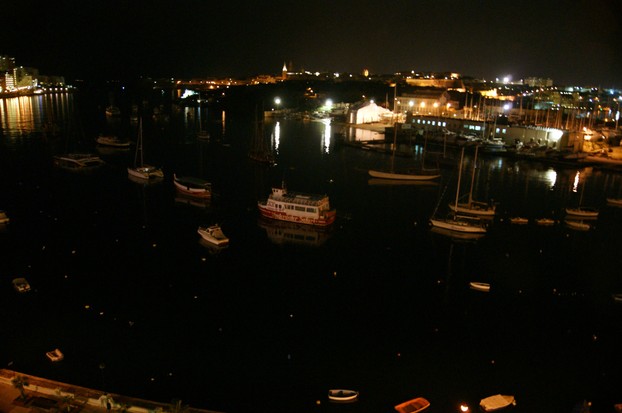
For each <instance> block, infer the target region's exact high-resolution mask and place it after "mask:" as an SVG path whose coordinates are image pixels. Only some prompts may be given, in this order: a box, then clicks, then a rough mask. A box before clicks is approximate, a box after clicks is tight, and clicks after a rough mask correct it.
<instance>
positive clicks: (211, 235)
mask: <svg viewBox="0 0 622 413" xmlns="http://www.w3.org/2000/svg"><path fill="white" fill-rule="evenodd" d="M197 233H198V234H199V235H201V237H202V238H203V239H204V240H205V241H207V242H209V243H211V244H214V245H216V246H219V247H222V246H225V245H229V238H227V236H226V235H225V234H224V232H222V228H220V225H217V224H216V225H211V226H209V227H199V229H197Z"/></svg>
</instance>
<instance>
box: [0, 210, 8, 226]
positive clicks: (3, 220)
mask: <svg viewBox="0 0 622 413" xmlns="http://www.w3.org/2000/svg"><path fill="white" fill-rule="evenodd" d="M10 221H11V219H10V218H9V216H8V215H7V214H6V211H3V210H0V224H8V223H9V222H10Z"/></svg>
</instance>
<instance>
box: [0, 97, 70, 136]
mask: <svg viewBox="0 0 622 413" xmlns="http://www.w3.org/2000/svg"><path fill="white" fill-rule="evenodd" d="M72 98H73V96H72V95H71V94H70V93H55V94H49V95H36V96H19V97H14V98H5V99H0V120H1V122H2V124H1V125H0V126H1V128H2V129H3V134H5V135H6V136H10V137H18V136H23V135H29V134H32V133H36V132H42V133H44V134H45V133H51V132H53V131H55V130H56V128H57V127H58V120H61V121H62V120H65V119H66V118H67V116H68V114H69V113H70V112H71V110H70V109H71V104H72Z"/></svg>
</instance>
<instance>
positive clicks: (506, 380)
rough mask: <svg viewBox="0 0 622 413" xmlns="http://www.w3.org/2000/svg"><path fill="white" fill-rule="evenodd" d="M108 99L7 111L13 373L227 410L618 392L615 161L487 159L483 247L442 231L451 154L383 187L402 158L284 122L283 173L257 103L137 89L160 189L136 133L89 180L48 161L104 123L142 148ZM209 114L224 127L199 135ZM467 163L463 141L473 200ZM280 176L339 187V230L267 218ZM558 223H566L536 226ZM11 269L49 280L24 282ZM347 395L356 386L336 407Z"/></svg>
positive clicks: (273, 134) (1, 201)
mask: <svg viewBox="0 0 622 413" xmlns="http://www.w3.org/2000/svg"><path fill="white" fill-rule="evenodd" d="M106 98H107V96H106V95H105V94H104V95H103V96H102V95H95V96H82V95H79V94H76V95H67V94H63V95H46V96H37V97H20V98H15V99H4V100H2V101H0V103H1V107H2V109H0V114H1V115H2V120H1V122H2V123H1V124H0V127H1V129H0V162H1V164H0V174H1V175H0V176H1V177H0V209H3V210H6V211H7V213H8V215H9V216H10V219H11V222H10V224H9V225H8V226H6V227H4V228H3V229H2V233H0V249H1V251H2V260H0V314H2V323H1V327H0V330H1V334H2V340H0V363H2V365H3V366H7V367H9V368H11V369H13V370H16V371H22V372H25V373H28V374H33V375H36V376H41V377H47V378H50V379H53V380H57V381H62V382H67V383H75V384H76V385H80V386H84V387H90V388H94V389H101V390H102V391H109V392H114V393H120V394H126V395H128V396H135V397H141V398H145V399H152V400H157V401H161V402H168V401H170V400H172V399H181V400H183V402H184V403H187V404H190V405H192V406H195V407H201V408H206V409H211V410H219V411H225V412H231V413H235V412H243V411H249V410H253V411H260V412H274V413H280V412H283V413H285V412H292V411H297V412H387V411H392V410H393V406H394V405H396V404H398V403H401V402H403V401H405V400H408V399H411V398H414V397H417V396H423V397H426V398H427V399H428V400H430V402H431V406H430V408H429V409H428V411H430V412H452V411H458V410H459V406H460V404H468V405H469V406H470V408H471V410H475V409H477V404H478V403H479V400H480V399H481V398H484V397H487V396H490V395H493V394H498V393H501V394H512V395H514V396H515V397H516V399H517V405H516V406H515V407H514V408H513V410H514V411H516V412H544V411H547V412H553V411H555V412H571V411H573V408H574V407H575V406H576V405H577V404H578V403H579V404H580V403H582V402H583V401H584V400H588V401H591V402H592V411H593V412H610V411H612V409H613V404H614V403H620V402H622V388H621V387H620V385H619V383H622V373H621V372H622V368H621V367H622V353H621V352H620V351H619V349H620V345H621V344H622V342H621V341H620V337H621V336H622V323H620V320H621V317H622V303H620V302H616V301H615V300H614V299H613V298H612V294H614V293H622V278H621V277H620V268H622V255H621V254H620V253H619V246H620V245H622V244H621V241H622V235H621V234H622V208H615V207H611V206H608V205H606V202H605V200H606V197H616V198H620V197H622V176H620V175H619V174H616V173H612V172H607V171H601V170H598V169H590V168H579V169H577V168H573V167H563V168H562V167H556V166H548V165H543V164H539V163H536V162H529V161H515V160H512V159H508V158H504V157H500V156H491V155H487V156H481V157H480V158H479V161H478V168H477V174H476V176H475V181H474V191H473V194H474V197H475V198H477V199H479V200H494V202H495V203H497V211H498V214H497V217H496V218H495V220H494V221H493V222H491V223H490V226H489V230H488V233H487V234H486V235H485V236H484V237H483V238H481V239H477V240H464V239H455V238H452V237H448V236H447V235H445V234H438V233H434V232H432V231H430V229H429V227H428V225H427V222H428V219H429V218H430V217H431V216H432V215H433V214H435V213H436V214H443V213H445V212H447V210H448V208H447V205H448V204H449V203H450V202H452V201H453V199H454V196H455V185H456V171H455V168H454V169H451V168H450V169H443V170H442V177H441V179H440V180H438V182H437V183H435V184H434V183H433V184H413V185H387V184H386V183H382V182H378V181H374V180H370V178H369V176H368V174H367V170H368V169H369V168H377V167H379V166H381V165H386V163H387V162H388V157H387V156H386V155H384V154H381V153H377V152H371V151H363V150H360V149H357V148H353V147H349V146H343V145H339V142H337V141H336V139H335V136H336V135H335V133H338V132H342V128H343V127H342V126H338V125H335V124H333V125H331V124H330V123H328V122H322V121H311V122H303V121H294V120H271V121H270V122H268V123H266V125H265V133H266V138H267V139H268V140H269V141H270V143H271V146H272V149H273V151H274V153H275V154H276V157H277V165H276V166H273V167H267V166H264V165H260V164H256V163H253V162H252V161H250V160H249V159H248V158H247V156H246V154H247V153H248V149H249V147H250V145H251V141H252V137H253V133H254V125H253V123H252V119H251V117H248V118H243V117H240V118H236V117H235V116H231V115H229V114H226V113H225V114H223V113H221V112H217V113H215V112H213V111H212V109H210V108H209V107H203V108H201V109H200V110H199V109H198V108H192V107H191V108H184V107H173V108H171V109H168V108H160V107H158V106H157V104H156V103H154V102H153V101H149V100H143V101H142V103H140V105H141V109H140V111H141V113H142V114H143V115H144V116H143V121H144V135H143V136H144V146H145V160H146V161H147V162H148V163H150V164H155V165H158V166H161V167H162V168H163V169H164V173H165V179H164V180H163V181H162V182H159V183H155V184H152V185H142V184H139V183H135V182H133V181H131V180H129V179H128V176H127V171H126V167H127V166H129V165H130V164H131V163H132V162H133V158H134V149H133V147H132V149H130V150H129V151H120V152H118V151H117V152H115V151H105V150H103V151H102V150H101V148H99V150H100V152H99V155H100V156H101V157H102V158H103V159H104V160H105V161H106V162H107V164H106V165H105V166H104V167H102V168H100V169H98V170H96V171H93V172H92V173H88V174H84V173H81V174H76V173H73V174H72V173H69V172H67V171H64V170H59V169H55V168H54V167H53V166H52V162H51V158H52V155H54V154H58V153H61V152H67V151H87V150H88V151H92V152H96V153H97V150H98V148H97V147H96V146H95V137H96V136H97V134H99V133H115V134H118V135H119V136H121V137H122V138H126V139H130V140H135V138H136V127H137V126H136V122H135V121H134V120H133V119H131V118H130V117H129V113H128V112H127V111H126V112H123V113H124V114H122V116H121V117H120V118H118V119H111V118H106V117H105V115H104V111H103V107H105V105H106ZM154 107H156V108H157V110H155V111H154V110H153V109H154ZM198 122H202V125H203V127H204V128H206V129H207V130H208V131H209V132H210V135H211V140H209V141H201V140H197V139H196V133H197V131H198V130H200V129H202V127H199V126H198V125H199V123H198ZM420 151H421V148H420V147H419V146H417V147H415V153H416V154H417V156H419V154H420ZM399 161H400V162H402V163H404V164H406V163H409V162H414V161H413V160H411V159H406V158H401V159H400V160H399ZM471 166H472V156H471V155H469V154H467V162H466V163H465V174H464V176H463V179H462V181H463V186H462V191H461V193H462V194H463V195H464V194H465V193H466V192H468V191H469V185H470V168H471ZM173 173H177V174H178V175H192V176H197V177H201V178H205V179H208V180H210V181H211V182H212V185H213V188H214V197H213V199H212V200H211V202H209V203H207V204H198V203H196V202H190V200H188V199H187V198H183V197H180V196H179V195H178V194H176V192H175V189H174V186H173V184H172V175H173ZM577 173H579V174H577ZM283 181H284V182H286V184H287V187H288V188H289V189H290V190H292V191H300V192H310V193H327V194H328V195H329V196H330V200H331V204H332V206H334V207H335V208H336V209H337V214H338V218H337V222H336V224H335V225H334V226H333V227H332V228H331V229H330V230H328V231H319V230H314V229H312V228H304V227H303V228H301V227H292V226H288V225H282V224H281V225H279V224H275V223H273V222H266V221H262V220H261V219H259V216H258V212H257V208H256V203H257V201H258V200H259V199H261V198H264V197H266V196H267V195H268V193H269V192H270V189H271V187H272V186H273V185H280V184H281V182H283ZM579 202H581V204H582V205H589V206H594V207H597V208H598V209H599V210H600V215H599V217H598V219H597V220H595V221H593V222H592V224H593V225H592V227H591V229H590V230H588V231H576V230H572V229H570V228H568V227H567V226H566V225H564V208H565V207H575V206H577V205H578V204H579ZM515 216H523V217H528V218H530V219H531V222H530V223H529V224H527V225H512V224H510V222H509V218H510V217H515ZM542 217H549V218H553V219H554V220H556V221H557V222H556V224H555V225H553V226H539V225H535V223H534V219H535V218H542ZM212 223H219V224H221V226H222V228H223V231H224V232H225V234H226V235H227V236H228V237H229V238H230V240H231V243H230V246H229V247H228V248H227V249H224V250H221V251H216V250H214V249H212V248H209V247H206V246H205V245H204V244H202V243H201V242H200V241H199V238H200V237H199V235H198V234H197V233H196V229H197V227H198V226H199V225H207V224H212ZM16 277H26V278H27V280H28V281H29V282H30V284H31V286H32V289H33V290H32V291H31V292H30V293H27V294H17V293H16V292H15V291H14V290H13V288H12V286H11V280H12V279H13V278H16ZM470 281H482V282H486V283H489V284H490V285H491V290H490V292H488V293H485V292H481V291H475V290H471V289H470V288H469V282H470ZM57 347H58V348H60V349H61V350H62V351H63V353H64V354H65V359H64V360H63V361H61V362H58V363H52V362H50V361H49V360H47V359H46V357H45V352H46V351H50V350H52V349H54V348H57ZM334 388H345V389H356V390H358V391H360V398H359V400H358V401H357V402H355V403H352V404H334V403H330V402H328V399H327V391H328V389H334Z"/></svg>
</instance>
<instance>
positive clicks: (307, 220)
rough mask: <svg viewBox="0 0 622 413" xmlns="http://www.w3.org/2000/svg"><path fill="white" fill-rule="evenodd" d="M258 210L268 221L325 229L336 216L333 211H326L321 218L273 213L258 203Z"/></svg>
mask: <svg viewBox="0 0 622 413" xmlns="http://www.w3.org/2000/svg"><path fill="white" fill-rule="evenodd" d="M257 206H258V208H259V213H260V214H261V216H262V217H264V218H268V219H276V220H279V221H287V222H295V223H297V224H303V225H313V226H318V227H326V226H329V225H331V224H332V223H333V222H335V218H336V217H337V214H336V213H335V212H334V211H328V212H326V213H324V215H323V216H320V217H315V218H314V217H304V216H299V215H293V214H289V213H287V212H282V211H274V210H272V209H270V208H268V207H267V206H266V205H265V204H262V203H259V204H257Z"/></svg>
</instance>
